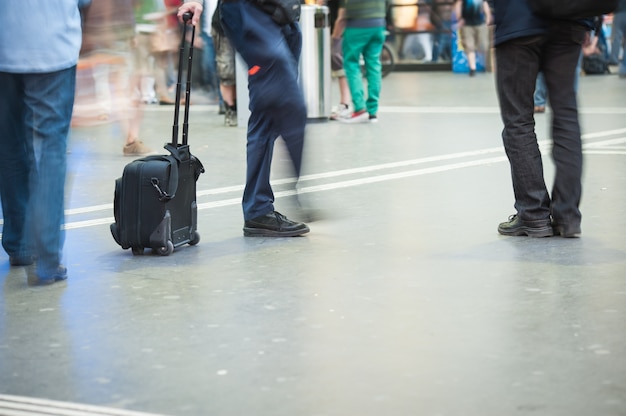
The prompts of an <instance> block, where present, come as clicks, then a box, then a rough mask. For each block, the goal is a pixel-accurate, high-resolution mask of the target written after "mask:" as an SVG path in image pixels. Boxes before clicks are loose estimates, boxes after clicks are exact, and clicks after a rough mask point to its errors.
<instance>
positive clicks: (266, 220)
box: [243, 211, 310, 237]
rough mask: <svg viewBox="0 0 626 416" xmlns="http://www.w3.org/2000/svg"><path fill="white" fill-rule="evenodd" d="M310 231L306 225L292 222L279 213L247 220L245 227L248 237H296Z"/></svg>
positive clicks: (245, 233) (244, 233)
mask: <svg viewBox="0 0 626 416" xmlns="http://www.w3.org/2000/svg"><path fill="white" fill-rule="evenodd" d="M309 231H310V230H309V227H307V225H306V224H304V223H301V222H295V221H291V220H290V219H288V218H287V217H285V216H284V215H283V214H281V213H280V212H277V211H272V212H270V213H269V214H266V215H261V216H260V217H256V218H253V219H251V220H247V221H246V222H245V223H244V226H243V235H244V236H246V237H295V236H298V235H302V234H306V233H308V232H309Z"/></svg>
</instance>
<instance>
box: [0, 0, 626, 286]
mask: <svg viewBox="0 0 626 416" xmlns="http://www.w3.org/2000/svg"><path fill="white" fill-rule="evenodd" d="M285 1H287V2H288V1H292V3H291V5H290V7H291V9H290V10H291V12H293V11H294V10H295V8H297V7H299V6H298V4H299V2H298V1H297V0H285ZM461 1H462V2H467V1H469V0H461ZM25 3H27V4H26V5H25ZM472 3H473V4H475V2H472ZM493 3H494V4H493V6H494V10H495V15H494V16H495V39H494V45H495V50H496V68H495V72H496V81H497V92H498V98H499V104H500V112H501V117H502V121H503V124H504V130H503V133H502V139H503V144H504V148H505V151H506V154H507V156H508V158H509V162H510V165H511V176H512V184H513V190H514V195H515V204H514V207H515V210H516V212H515V213H514V214H513V215H512V216H511V217H510V218H509V220H508V221H506V222H503V223H501V224H500V225H499V226H498V232H499V233H500V234H503V235H509V236H522V235H524V236H531V237H548V236H552V235H554V234H558V235H561V236H563V237H577V236H578V235H579V234H580V233H581V218H582V215H581V213H580V211H579V204H580V198H581V191H582V189H581V188H582V185H581V176H582V148H581V133H580V126H579V122H578V110H577V102H576V79H577V74H578V69H577V68H578V63H579V61H580V56H581V50H582V47H583V45H584V44H585V41H586V39H588V36H589V31H590V30H591V29H593V27H594V25H593V22H592V21H588V20H586V19H583V20H563V19H550V18H545V17H541V16H538V15H536V14H534V13H533V11H532V10H531V8H530V5H529V3H528V2H527V1H523V0H495V1H494V2H493ZM623 3H624V1H622V6H623ZM272 4H273V3H270V2H267V3H266V4H265V5H266V6H267V7H256V6H255V5H253V4H252V3H251V2H250V0H228V1H220V2H212V1H211V0H207V1H205V2H200V1H189V2H184V3H181V2H180V1H167V0H166V1H164V2H163V3H162V4H155V2H154V0H143V1H133V0H91V1H89V0H59V1H57V2H55V3H54V4H51V3H50V2H48V1H44V0H23V1H22V2H20V3H19V4H18V3H16V2H0V27H2V28H3V29H2V31H0V84H1V85H3V88H4V90H3V94H0V177H2V178H3V179H2V181H1V182H0V196H1V201H2V212H3V232H2V246H3V248H4V250H5V251H6V252H7V253H8V255H9V261H10V263H11V265H12V266H30V267H29V268H28V273H27V275H28V283H29V284H32V285H42V284H51V283H54V282H58V281H62V280H65V279H67V270H66V268H65V267H64V266H63V265H62V251H63V241H64V236H63V230H62V224H63V222H64V186H65V175H66V153H67V136H68V132H69V129H70V124H71V121H72V109H73V105H74V101H75V98H76V96H77V95H76V93H77V92H79V93H80V91H79V90H77V88H76V84H77V80H78V81H80V77H77V69H78V70H79V71H85V72H88V73H89V74H90V78H91V79H92V80H93V83H94V94H95V95H96V97H95V98H96V100H95V105H97V106H100V107H99V108H98V109H97V117H98V118H100V119H104V120H102V121H107V120H108V119H109V117H111V118H114V119H116V121H118V122H122V123H123V124H124V126H125V129H124V134H125V137H124V140H125V142H124V144H123V147H122V149H123V150H122V151H123V154H125V155H129V156H139V155H143V154H147V153H150V152H151V149H150V148H149V147H148V146H146V145H144V144H143V143H142V142H141V140H140V139H139V126H140V124H141V119H142V117H141V105H142V102H143V101H146V97H151V94H150V93H149V92H148V93H146V91H144V89H143V88H142V87H147V88H148V89H149V88H154V89H155V91H156V92H155V95H156V96H157V97H158V98H157V102H159V103H161V104H166V105H167V104H171V103H172V98H171V96H170V95H169V88H170V82H169V81H168V80H169V78H170V76H171V72H172V71H173V68H172V62H171V61H172V59H171V58H172V57H171V55H172V54H173V53H176V52H175V51H176V49H178V47H179V45H180V43H181V42H182V41H183V39H182V33H183V32H181V31H180V26H179V25H180V24H181V21H182V19H181V16H182V15H183V14H184V13H186V12H192V13H193V18H192V23H193V24H194V25H197V26H201V27H202V28H203V33H204V35H203V37H201V39H203V40H204V44H198V45H194V46H196V47H198V48H202V50H203V51H206V55H205V58H208V59H206V60H204V66H202V67H201V68H200V69H199V73H201V74H204V75H205V76H204V85H205V86H206V88H208V89H209V90H210V92H213V93H214V94H215V100H216V102H217V101H222V102H223V103H224V105H223V107H224V113H225V124H226V125H228V126H232V125H236V122H233V114H235V120H236V102H235V97H236V94H235V93H234V91H235V90H234V89H235V82H234V62H233V61H234V53H233V52H234V51H237V52H238V53H239V54H240V55H241V56H242V58H243V60H244V61H245V62H246V64H247V67H248V84H249V98H250V99H249V108H250V112H251V114H250V117H249V120H248V129H247V147H246V152H247V155H246V156H247V173H246V183H245V189H244V192H243V199H242V210H243V219H244V226H243V233H244V235H245V236H263V237H292V236H300V235H302V234H305V233H307V232H309V227H308V226H307V225H306V224H304V223H303V222H299V221H293V220H290V219H288V218H287V217H285V216H284V215H282V214H281V213H279V212H278V211H276V210H275V207H274V194H273V191H272V186H271V183H270V170H271V161H272V154H273V149H274V143H275V141H276V140H277V138H279V137H280V138H282V140H283V141H284V142H285V144H286V147H287V149H288V152H289V155H290V158H291V162H292V167H293V171H294V176H295V177H299V175H300V170H301V164H302V152H303V146H304V140H305V137H304V136H305V124H306V106H305V103H304V97H303V92H302V90H301V88H300V86H299V83H298V73H299V69H298V65H299V57H300V52H301V47H302V39H301V36H302V35H301V32H300V27H299V25H298V22H297V16H295V15H294V14H289V13H275V11H276V10H274V9H272V7H273V6H272ZM479 4H480V7H483V4H484V3H482V2H481V3H479ZM461 6H462V7H463V6H464V5H463V4H462V5H461ZM268 7H269V9H268ZM24 9H27V10H29V18H28V19H24V18H23V13H24V12H23V10H24ZM484 10H485V14H488V13H489V12H487V10H486V9H484ZM623 10H624V9H623V8H620V9H619V12H618V13H617V14H616V20H617V21H618V22H619V21H620V20H619V19H620V18H621V17H623V16H621V14H620V12H623ZM268 11H269V13H268ZM138 16H139V17H138ZM336 16H337V17H336V19H335V23H334V27H333V37H334V39H335V40H337V41H338V42H334V44H335V52H337V48H340V50H341V54H340V55H341V56H342V58H343V69H344V71H345V79H346V82H347V86H348V87H349V96H350V98H348V93H347V91H344V93H345V94H342V104H344V105H346V107H345V108H347V105H348V104H350V105H351V106H352V111H350V112H349V113H348V114H346V115H345V116H344V117H339V119H340V120H342V121H344V122H348V123H365V122H373V121H376V120H377V110H378V99H379V95H380V91H381V72H380V61H379V60H378V57H379V56H380V51H381V48H382V44H383V42H384V30H385V0H350V1H346V0H339V3H338V8H337V15H336ZM620 16H621V17H620ZM138 19H140V21H141V20H143V21H149V22H152V23H149V25H152V26H150V27H149V28H146V27H144V29H145V32H146V34H147V36H145V37H141V36H138V35H137V34H138V33H139V32H138V30H137V21H138ZM487 20H490V19H487ZM155 22H156V23H155ZM466 23H467V24H468V25H469V22H466ZM480 24H482V23H480ZM620 25H621V24H620ZM35 29H36V30H35ZM617 29H619V30H621V32H619V33H621V35H620V36H622V37H623V34H624V33H626V31H625V30H624V29H625V28H624V27H623V26H619V27H618V28H617ZM170 32H171V33H173V34H172V35H171V36H169V35H170ZM471 32H473V31H471ZM161 35H165V36H161ZM14 39H20V47H19V48H15V47H13V45H14ZM41 39H46V42H41ZM187 41H188V40H187ZM170 43H171V45H174V46H171V45H170ZM164 45H165V46H164ZM167 45H170V46H167ZM339 45H340V46H339ZM614 45H618V46H619V42H617V44H615V43H614ZM614 47H615V48H617V46H614ZM213 56H215V59H213ZM79 57H80V60H79ZM361 57H363V59H364V61H365V66H366V80H367V92H366V91H365V88H364V84H363V77H362V75H361V71H360V65H359V59H360V58H361ZM614 58H615V59H616V60H617V59H621V62H622V65H621V66H620V69H619V70H620V74H625V75H626V67H625V66H624V62H625V61H624V60H625V59H626V58H624V57H622V58H619V54H618V55H615V56H614ZM81 62H82V65H81ZM149 62H152V66H151V67H149V65H147V63H149ZM154 68H158V70H155V69H154ZM335 69H337V70H338V69H340V68H338V67H337V66H336V67H335ZM196 72H197V73H198V71H196ZM539 73H541V74H543V75H542V77H543V79H544V80H545V86H546V91H547V97H548V100H549V104H550V106H551V108H552V113H553V123H552V138H553V140H554V143H555V146H554V149H553V152H552V156H553V159H554V161H555V165H556V177H555V182H554V185H553V188H552V190H551V191H548V189H547V187H546V184H545V182H544V177H543V166H542V160H541V153H540V151H539V147H538V144H537V138H536V135H535V131H534V122H533V117H534V108H533V99H532V97H533V94H534V93H535V89H536V82H537V77H538V74H539ZM150 76H152V78H153V79H154V81H153V82H151V83H150V85H142V84H143V81H145V79H146V78H150ZM103 79H104V80H106V82H104V83H103V82H102V80H103ZM111 80H113V82H112V83H111V84H110V85H111V86H109V82H110V81H111ZM157 94H158V95H157ZM348 100H350V101H351V102H350V103H347V102H346V101H348ZM147 101H149V102H150V101H151V100H150V99H148V100H147ZM344 113H345V112H344Z"/></svg>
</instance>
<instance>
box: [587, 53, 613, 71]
mask: <svg viewBox="0 0 626 416" xmlns="http://www.w3.org/2000/svg"><path fill="white" fill-rule="evenodd" d="M582 68H583V71H585V74H587V75H604V74H608V73H610V72H611V71H610V70H609V61H608V60H607V59H606V58H605V57H604V56H603V55H602V54H601V53H594V54H593V55H589V56H585V57H583V63H582Z"/></svg>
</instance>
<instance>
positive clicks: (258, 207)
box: [220, 0, 306, 220]
mask: <svg viewBox="0 0 626 416" xmlns="http://www.w3.org/2000/svg"><path fill="white" fill-rule="evenodd" d="M220 13H221V18H222V27H223V28H224V32H225V33H226V36H227V37H228V38H229V39H230V41H231V43H232V45H233V47H234V48H235V49H236V50H237V52H239V54H240V55H241V57H242V58H243V59H244V61H245V62H246V64H247V65H248V89H249V94H250V119H249V121H248V143H247V173H246V187H245V190H244V194H243V203H242V205H243V213H244V219H245V220H249V219H252V218H255V217H258V216H260V215H265V214H267V213H269V212H271V211H273V210H274V205H273V204H274V194H273V192H272V188H271V186H270V168H271V162H272V154H273V151H274V141H275V140H276V138H277V137H278V136H281V137H282V138H283V140H284V141H285V143H286V146H287V150H288V152H289V156H290V158H291V161H292V164H293V168H294V173H295V175H296V177H298V176H300V168H301V165H302V149H303V145H304V129H305V125H306V106H305V103H304V96H303V94H302V89H301V88H300V85H299V84H298V63H299V59H300V51H301V48H302V34H301V32H300V27H299V26H298V24H297V23H294V24H291V25H285V26H279V25H277V24H276V23H274V21H273V20H272V19H271V18H270V16H269V15H268V14H266V13H264V12H263V11H261V10H260V9H258V8H257V7H256V6H254V5H253V4H252V3H251V2H250V1H248V0H235V1H228V2H225V3H222V5H221V9H220Z"/></svg>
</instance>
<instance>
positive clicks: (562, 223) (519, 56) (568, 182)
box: [495, 0, 590, 237]
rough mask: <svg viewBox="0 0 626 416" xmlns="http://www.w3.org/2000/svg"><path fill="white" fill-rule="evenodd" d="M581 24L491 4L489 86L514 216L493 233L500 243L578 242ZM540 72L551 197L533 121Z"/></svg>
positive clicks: (523, 6) (504, 2) (584, 27)
mask: <svg viewBox="0 0 626 416" xmlns="http://www.w3.org/2000/svg"><path fill="white" fill-rule="evenodd" d="M587 23H588V22H586V21H575V20H556V19H545V18H540V17H538V16H536V15H534V14H533V13H532V11H531V9H530V6H529V3H528V0H495V24H496V31H495V47H496V65H497V67H496V86H497V92H498V99H499V105H500V113H501V117H502V121H503V123H504V130H503V132H502V140H503V144H504V149H505V151H506V155H507V157H508V159H509V163H510V165H511V178H512V182H513V192H514V196H515V209H516V211H517V212H516V213H515V214H514V215H512V216H510V217H509V220H508V221H506V222H503V223H501V224H500V225H499V226H498V232H499V233H500V234H502V235H508V236H530V237H549V236H552V235H554V234H560V235H561V236H563V237H577V236H578V235H580V232H581V228H580V224H581V213H580V210H579V204H580V198H581V193H582V165H583V157H582V144H581V137H580V136H581V133H580V125H579V122H578V105H577V101H576V90H575V81H576V67H577V64H578V59H579V57H580V54H581V48H582V44H583V42H584V40H585V36H586V34H587V31H588V30H589V29H590V26H589V25H588V24H587ZM540 71H541V72H543V76H544V78H545V82H546V87H547V92H548V99H549V101H550V106H551V108H552V116H553V117H552V140H553V142H554V146H553V148H552V158H553V160H554V163H555V166H556V174H555V178H554V185H553V187H552V192H551V194H550V193H548V190H547V188H546V184H545V181H544V176H543V164H542V160H541V153H540V151H539V146H538V144H537V136H536V135H535V127H534V126H535V123H534V116H533V111H534V102H533V93H534V90H535V80H536V79H537V74H538V73H539V72H540Z"/></svg>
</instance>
